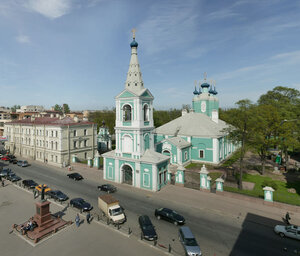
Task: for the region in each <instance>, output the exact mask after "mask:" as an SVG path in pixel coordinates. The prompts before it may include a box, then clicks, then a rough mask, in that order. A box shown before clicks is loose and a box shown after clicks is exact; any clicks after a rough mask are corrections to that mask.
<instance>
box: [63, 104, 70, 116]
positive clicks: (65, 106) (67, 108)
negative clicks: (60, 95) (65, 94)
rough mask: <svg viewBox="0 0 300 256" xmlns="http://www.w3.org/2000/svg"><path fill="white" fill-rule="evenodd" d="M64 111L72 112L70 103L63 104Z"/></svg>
mask: <svg viewBox="0 0 300 256" xmlns="http://www.w3.org/2000/svg"><path fill="white" fill-rule="evenodd" d="M62 111H63V113H64V114H68V113H70V108H69V105H68V104H63V105H62Z"/></svg>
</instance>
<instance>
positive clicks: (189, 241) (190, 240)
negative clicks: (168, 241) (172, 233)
mask: <svg viewBox="0 0 300 256" xmlns="http://www.w3.org/2000/svg"><path fill="white" fill-rule="evenodd" d="M184 243H185V245H187V246H198V244H197V241H196V240H195V238H186V239H185V240H184Z"/></svg>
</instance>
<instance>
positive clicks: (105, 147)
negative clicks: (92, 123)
mask: <svg viewBox="0 0 300 256" xmlns="http://www.w3.org/2000/svg"><path fill="white" fill-rule="evenodd" d="M97 141H98V152H99V153H100V154H102V153H104V152H106V151H109V150H111V146H112V145H111V143H112V136H111V135H110V134H109V130H108V127H107V126H106V125H105V122H104V121H103V122H102V126H101V127H100V128H99V132H98V136H97Z"/></svg>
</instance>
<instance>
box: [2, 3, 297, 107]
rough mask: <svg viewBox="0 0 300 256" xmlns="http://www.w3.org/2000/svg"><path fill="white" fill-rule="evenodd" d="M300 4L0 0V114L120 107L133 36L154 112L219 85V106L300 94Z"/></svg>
mask: <svg viewBox="0 0 300 256" xmlns="http://www.w3.org/2000/svg"><path fill="white" fill-rule="evenodd" d="M299 13H300V1H291V0H237V1H230V0H226V1H224V0H185V1H182V0H47V1H45V0H0V32H1V39H0V106H6V107H11V106H13V105H15V104H16V105H21V106H22V105H42V106H44V107H45V108H47V109H48V108H50V107H51V106H54V105H55V104H60V105H61V104H63V103H67V104H69V106H70V109H71V110H96V109H105V108H109V109H110V108H112V107H114V106H115V100H114V97H115V96H116V95H118V94H119V93H120V92H121V91H122V90H123V89H124V87H125V80H126V74H127V71H128V66H129V61H130V53H131V50H130V46H129V45H130V43H131V41H132V33H131V30H132V28H136V41H137V42H138V43H139V47H138V58H139V62H140V66H141V72H142V75H143V81H144V85H145V87H146V88H148V89H149V90H150V91H151V93H152V94H153V95H154V97H155V99H154V107H155V108H156V109H169V108H181V106H182V104H191V103H192V98H193V93H192V92H193V91H194V84H195V81H197V84H198V85H199V83H202V82H203V79H204V75H203V74H204V72H206V73H207V80H208V82H210V81H211V80H214V81H215V84H216V90H217V92H218V95H217V96H218V98H219V102H220V107H222V108H230V107H234V104H235V102H237V101H239V100H241V99H246V98H247V99H250V100H252V101H253V102H256V101H257V99H258V98H259V96H260V95H262V94H265V93H266V92H267V91H269V90H272V89H273V88H274V87H276V86H286V87H290V88H295V89H298V90H300V18H299Z"/></svg>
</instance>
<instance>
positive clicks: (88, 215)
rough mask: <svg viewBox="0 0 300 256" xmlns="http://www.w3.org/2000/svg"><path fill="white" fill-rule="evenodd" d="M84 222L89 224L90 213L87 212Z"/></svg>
mask: <svg viewBox="0 0 300 256" xmlns="http://www.w3.org/2000/svg"><path fill="white" fill-rule="evenodd" d="M86 222H87V223H88V224H90V223H91V214H90V212H88V213H87V215H86Z"/></svg>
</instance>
